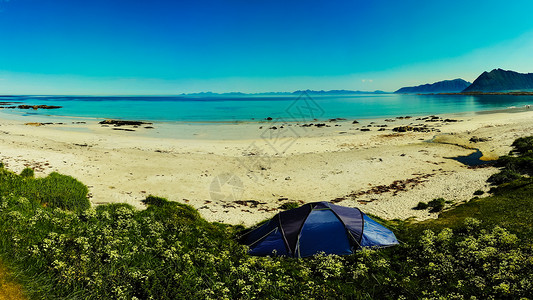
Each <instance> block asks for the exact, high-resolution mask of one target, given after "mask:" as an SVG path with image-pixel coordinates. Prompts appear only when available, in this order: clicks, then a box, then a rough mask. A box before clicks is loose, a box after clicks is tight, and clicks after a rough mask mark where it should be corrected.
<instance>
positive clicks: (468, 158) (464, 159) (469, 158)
mask: <svg viewBox="0 0 533 300" xmlns="http://www.w3.org/2000/svg"><path fill="white" fill-rule="evenodd" d="M436 137H437V136H434V137H433V138H431V139H429V140H426V141H424V142H425V143H434V144H443V145H454V146H457V147H461V148H465V147H463V146H460V145H458V144H451V143H439V142H435V138H436ZM468 149H471V150H475V151H474V152H472V153H470V154H468V155H459V156H453V157H444V158H446V159H453V160H455V161H458V162H460V163H462V164H463V165H466V166H469V167H479V166H483V165H489V164H494V161H493V160H482V159H481V158H482V157H483V152H481V150H479V149H478V148H468Z"/></svg>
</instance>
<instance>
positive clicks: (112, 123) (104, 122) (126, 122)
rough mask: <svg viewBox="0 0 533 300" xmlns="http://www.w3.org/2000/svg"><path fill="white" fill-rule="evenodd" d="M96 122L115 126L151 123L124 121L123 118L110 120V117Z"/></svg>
mask: <svg viewBox="0 0 533 300" xmlns="http://www.w3.org/2000/svg"><path fill="white" fill-rule="evenodd" d="M98 124H102V125H115V126H139V125H143V124H146V125H152V123H148V122H142V121H125V120H111V119H108V120H104V121H101V122H98Z"/></svg>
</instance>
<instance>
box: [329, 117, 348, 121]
mask: <svg viewBox="0 0 533 300" xmlns="http://www.w3.org/2000/svg"><path fill="white" fill-rule="evenodd" d="M344 120H346V119H344V118H335V119H329V120H328V121H329V122H337V121H344Z"/></svg>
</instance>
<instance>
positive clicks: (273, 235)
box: [241, 202, 398, 257]
mask: <svg viewBox="0 0 533 300" xmlns="http://www.w3.org/2000/svg"><path fill="white" fill-rule="evenodd" d="M241 242H242V243H243V244H245V245H248V246H249V247H250V251H249V253H250V254H251V255H260V256H266V255H280V256H290V257H307V256H311V255H314V254H317V253H319V252H324V253H326V254H337V255H344V254H352V253H354V251H356V250H358V249H361V248H362V247H388V246H393V245H397V244H398V240H397V239H396V237H395V236H394V233H393V232H392V231H390V230H389V229H387V228H385V227H383V226H382V225H380V224H379V223H377V222H376V221H374V220H372V219H370V218H369V217H368V216H367V215H365V214H364V213H363V212H362V211H360V210H359V209H357V208H351V207H344V206H339V205H335V204H331V203H329V202H314V203H308V204H305V205H303V206H301V207H298V208H295V209H291V210H288V211H284V212H281V213H279V214H277V215H275V216H274V217H273V218H272V219H270V220H269V221H268V222H266V223H265V224H263V225H261V226H260V227H258V228H256V229H254V230H252V231H250V232H248V233H246V234H245V235H244V236H243V237H242V238H241Z"/></svg>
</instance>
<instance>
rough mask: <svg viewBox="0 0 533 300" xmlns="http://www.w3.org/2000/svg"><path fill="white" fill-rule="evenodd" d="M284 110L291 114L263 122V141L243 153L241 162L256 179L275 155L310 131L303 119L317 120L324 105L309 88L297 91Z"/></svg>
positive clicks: (268, 165) (268, 166)
mask: <svg viewBox="0 0 533 300" xmlns="http://www.w3.org/2000/svg"><path fill="white" fill-rule="evenodd" d="M285 112H286V113H287V115H288V117H286V118H276V119H271V120H269V121H268V122H267V123H264V124H265V125H264V126H263V127H264V129H263V131H262V132H261V135H260V138H261V141H262V142H264V145H260V143H257V142H253V143H252V144H250V146H249V147H248V149H246V150H245V152H244V153H243V154H244V157H243V158H240V159H239V164H240V165H241V166H243V167H244V168H246V169H247V170H248V172H249V176H250V177H251V178H252V179H253V180H255V181H257V180H258V179H259V178H258V176H257V171H262V170H266V169H269V168H270V166H271V164H272V162H273V159H274V157H275V156H276V155H282V154H284V153H286V152H287V151H288V150H289V149H290V148H291V146H292V145H294V143H295V142H296V141H297V140H298V139H299V138H300V137H302V136H304V135H305V134H306V133H307V130H309V128H308V127H307V126H303V125H304V123H306V122H310V121H311V122H312V121H315V120H317V119H318V118H320V117H322V116H323V115H324V110H323V109H322V107H320V105H318V103H317V102H316V101H315V100H314V99H313V98H312V97H311V96H310V95H309V93H307V92H306V91H303V92H302V93H301V94H300V95H298V97H297V98H296V99H295V100H294V101H292V103H291V104H290V105H289V106H288V107H287V108H286V109H285ZM300 123H302V124H300ZM261 144H263V143H261ZM265 145H266V148H265ZM269 153H272V154H269Z"/></svg>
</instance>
